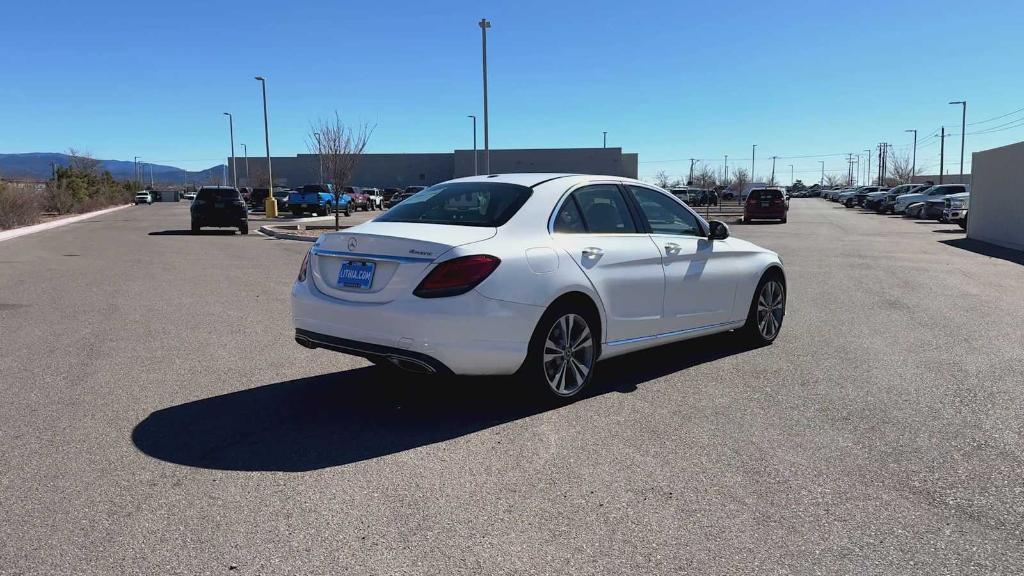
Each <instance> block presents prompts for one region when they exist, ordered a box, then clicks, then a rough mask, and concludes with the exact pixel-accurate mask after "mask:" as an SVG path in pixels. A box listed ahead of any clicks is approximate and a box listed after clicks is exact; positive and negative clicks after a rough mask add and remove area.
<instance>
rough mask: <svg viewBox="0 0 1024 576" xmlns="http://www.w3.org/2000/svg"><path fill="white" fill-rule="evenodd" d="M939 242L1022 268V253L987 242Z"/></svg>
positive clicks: (969, 240)
mask: <svg viewBox="0 0 1024 576" xmlns="http://www.w3.org/2000/svg"><path fill="white" fill-rule="evenodd" d="M936 232H938V230H936ZM959 232H960V233H961V234H964V233H965V232H964V231H963V230H959ZM939 242H941V243H943V244H945V245H947V246H952V247H954V248H959V249H961V250H967V251H968V252H974V253H975V254H981V255H982V256H988V257H990V258H998V259H1000V260H1006V261H1007V262H1013V263H1014V264H1020V265H1021V266H1024V251H1020V250H1014V249H1012V248H1004V247H1002V246H996V245H995V244H989V243H988V242H982V241H981V240H974V239H972V238H956V239H954V240H939Z"/></svg>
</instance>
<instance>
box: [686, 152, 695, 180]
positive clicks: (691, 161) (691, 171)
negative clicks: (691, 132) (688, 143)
mask: <svg viewBox="0 0 1024 576" xmlns="http://www.w3.org/2000/svg"><path fill="white" fill-rule="evenodd" d="M693 162H694V159H693V158H690V178H689V179H688V180H687V181H686V185H687V186H692V185H693Z"/></svg>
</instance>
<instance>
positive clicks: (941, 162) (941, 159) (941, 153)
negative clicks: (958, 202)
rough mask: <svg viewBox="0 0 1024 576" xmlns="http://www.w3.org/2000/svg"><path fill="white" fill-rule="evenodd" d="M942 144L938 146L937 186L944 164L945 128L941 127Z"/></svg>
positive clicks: (940, 181) (940, 180) (940, 182)
mask: <svg viewBox="0 0 1024 576" xmlns="http://www.w3.org/2000/svg"><path fill="white" fill-rule="evenodd" d="M940 139H941V140H942V143H941V144H940V145H939V184H942V175H943V173H944V170H943V167H944V166H945V162H946V127H945V126H943V127H942V137H941V138H940Z"/></svg>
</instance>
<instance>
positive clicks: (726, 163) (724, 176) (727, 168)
mask: <svg viewBox="0 0 1024 576" xmlns="http://www.w3.org/2000/svg"><path fill="white" fill-rule="evenodd" d="M724 172H725V174H723V175H722V184H725V183H726V182H728V181H729V155H728V154H726V155H725V170H724ZM726 185H727V184H726Z"/></svg>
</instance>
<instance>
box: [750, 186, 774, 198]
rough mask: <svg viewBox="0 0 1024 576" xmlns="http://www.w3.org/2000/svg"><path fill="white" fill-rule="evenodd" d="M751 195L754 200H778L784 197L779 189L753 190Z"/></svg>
mask: <svg viewBox="0 0 1024 576" xmlns="http://www.w3.org/2000/svg"><path fill="white" fill-rule="evenodd" d="M750 197H751V198H753V199H754V200H778V199H779V198H782V192H780V191H778V190H770V189H764V190H751V191H750Z"/></svg>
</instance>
